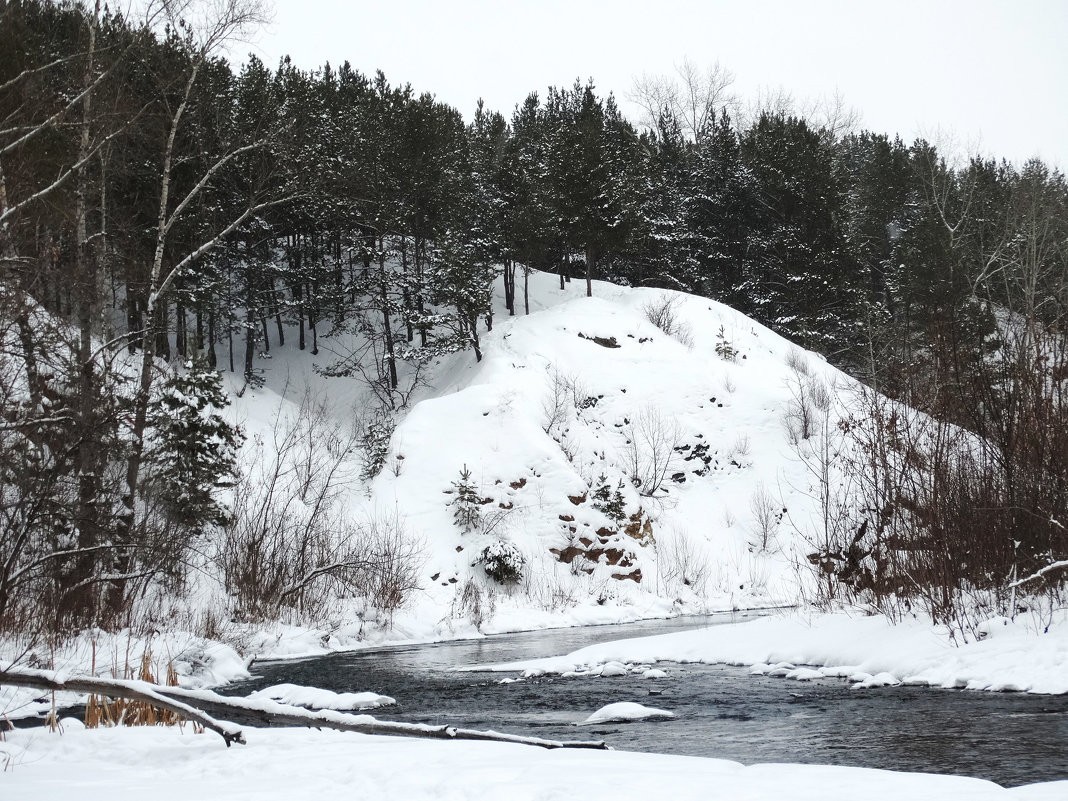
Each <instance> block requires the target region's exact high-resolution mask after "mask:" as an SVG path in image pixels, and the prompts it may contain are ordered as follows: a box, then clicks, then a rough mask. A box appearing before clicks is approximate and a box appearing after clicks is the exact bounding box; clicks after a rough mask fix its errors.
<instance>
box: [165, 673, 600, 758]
mask: <svg viewBox="0 0 1068 801" xmlns="http://www.w3.org/2000/svg"><path fill="white" fill-rule="evenodd" d="M156 690H157V692H159V693H160V694H161V695H166V696H168V697H169V698H173V699H175V700H180V701H182V702H184V703H186V704H189V705H190V706H196V707H197V708H198V709H202V710H204V711H206V712H208V713H210V714H212V715H219V716H239V717H240V718H241V719H242V720H245V721H247V722H248V725H250V726H254V727H275V726H306V727H308V728H316V729H336V730H337V731H351V732H357V733H360V734H382V735H387V736H394V737H420V738H424V739H436V740H495V741H497V742H505V743H519V744H521V745H536V746H539V747H541V748H597V749H607V748H608V746H607V745H606V744H605V743H604V741H602V740H578V741H575V740H545V739H542V738H541V737H522V736H520V735H516V734H504V733H502V732H495V731H479V730H476V729H461V728H457V727H456V726H429V725H426V724H423V723H398V722H394V721H388V720H378V719H377V718H374V717H372V716H371V715H354V714H350V713H346V712H338V711H336V710H333V709H320V710H314V711H313V710H308V709H301V708H300V707H296V706H291V705H289V704H280V703H278V702H277V701H270V700H267V699H259V698H256V699H250V698H235V697H232V696H226V695H219V694H218V693H213V692H211V691H209V690H185V689H182V688H180V687H158V688H156Z"/></svg>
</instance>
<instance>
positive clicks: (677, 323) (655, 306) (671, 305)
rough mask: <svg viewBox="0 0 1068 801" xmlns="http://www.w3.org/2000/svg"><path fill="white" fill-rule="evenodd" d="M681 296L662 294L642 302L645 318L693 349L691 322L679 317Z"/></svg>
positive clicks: (681, 343)
mask: <svg viewBox="0 0 1068 801" xmlns="http://www.w3.org/2000/svg"><path fill="white" fill-rule="evenodd" d="M679 302H680V298H679V296H678V295H668V294H666V293H665V294H663V295H660V297H658V298H657V299H656V300H650V301H647V302H646V303H643V304H642V307H641V309H642V313H643V314H644V315H645V319H646V320H648V321H649V322H650V323H652V324H653V325H655V326H656V327H657V328H659V329H660V330H661V331H663V332H664V333H665V334H667V335H668V336H669V337H671V338H672V339H674V340H675V341H676V342H678V343H679V344H680V345H682V346H684V347H686V348H688V349H690V350H692V349H693V344H694V343H693V329H692V328H691V327H690V325H689V323H687V322H685V321H684V320H680V319H679V315H678V309H679Z"/></svg>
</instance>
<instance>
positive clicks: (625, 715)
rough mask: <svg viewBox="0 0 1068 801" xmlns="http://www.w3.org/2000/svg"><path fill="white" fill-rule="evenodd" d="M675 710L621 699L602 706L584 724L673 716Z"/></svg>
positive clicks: (624, 721)
mask: <svg viewBox="0 0 1068 801" xmlns="http://www.w3.org/2000/svg"><path fill="white" fill-rule="evenodd" d="M673 717H675V713H674V712H668V711H667V710H666V709H657V708H656V707H651V706H642V705H641V704H635V703H634V702H632V701H619V702H617V703H614V704H608V705H607V706H602V707H601V708H600V709H598V710H597V711H596V712H594V713H593V714H592V715H590V716H589V717H588V718H586V719H585V720H584V721H582V725H586V726H588V725H592V724H594V723H626V722H628V721H633V720H652V719H656V718H673Z"/></svg>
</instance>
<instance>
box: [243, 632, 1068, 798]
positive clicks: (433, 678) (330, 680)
mask: <svg viewBox="0 0 1068 801" xmlns="http://www.w3.org/2000/svg"><path fill="white" fill-rule="evenodd" d="M739 618H740V616H739V615H720V616H710V617H704V618H676V619H674V620H666V621H665V620H658V621H645V622H641V623H633V624H625V625H619V626H597V627H586V628H577V629H575V628H573V629H553V630H546V631H536V632H527V633H522V634H508V635H498V636H493V637H487V638H485V639H479V640H461V641H453V642H446V643H436V644H430V645H413V646H400V647H390V648H379V649H374V650H368V651H359V652H355V653H346V654H335V655H331V656H324V657H317V658H314V659H305V660H296V661H284V662H261V663H257V664H256V665H255V666H254V668H253V672H254V674H255V678H254V679H253V680H250V681H246V682H241V683H239V684H234V685H230V686H228V687H227V688H226V690H225V691H226V692H227V693H233V694H245V693H248V692H251V691H253V690H256V689H260V688H262V687H266V686H270V685H273V684H281V683H283V682H292V683H294V684H303V685H309V686H313V687H321V688H324V689H328V690H333V691H335V692H359V691H365V690H367V691H372V692H376V693H381V694H383V695H389V696H392V697H394V698H395V699H396V700H397V705H396V706H393V707H385V708H382V709H379V710H376V711H375V712H374V713H373V714H375V715H377V716H378V717H380V718H382V719H384V720H401V721H413V722H422V723H432V724H450V725H455V726H463V727H467V728H480V729H482V728H485V729H495V730H498V731H506V732H512V733H515V734H526V735H531V736H539V737H548V738H553V739H594V738H597V739H604V740H606V741H607V742H608V743H609V744H610V745H611V746H612V747H613V748H617V749H625V750H635V751H655V752H660V753H671V754H690V755H694V756H705V757H718V758H723V759H733V760H736V761H739V762H743V763H745V764H751V763H754V762H809V763H822V764H836V765H854V766H858V767H871V768H886V769H890V770H901V771H923V772H930V773H953V774H959V775H965V776H974V777H977V778H984V779H990V780H992V781H995V782H998V783H999V784H1002V785H1005V786H1015V785H1019V784H1028V783H1031V782H1037V781H1052V780H1055V779H1068V757H1066V753H1068V696H1064V695H1059V696H1048V695H1047V696H1042V695H1029V694H1024V693H990V692H973V691H962V690H939V689H929V688H920V687H893V688H878V689H870V690H852V689H850V686H849V683H848V682H844V681H842V680H840V679H825V680H817V681H814V682H799V681H790V680H785V679H774V678H768V677H765V676H751V675H749V673H748V669H747V668H743V667H732V666H726V665H701V664H681V665H677V664H674V663H662V664H660V665H659V666H658V667H661V668H663V669H665V670H666V671H667V672H668V674H669V678H668V679H666V680H650V679H643V678H641V677H640V676H621V677H613V678H603V679H602V678H561V677H558V676H543V677H539V678H536V679H526V680H523V681H519V682H513V683H503V684H502V683H501V679H502V678H504V677H505V676H514V675H516V674H499V673H484V672H483V673H478V672H476V673H471V672H457V671H455V670H453V668H456V667H459V666H468V665H478V664H490V663H496V662H511V661H515V660H522V659H533V658H538V657H544V656H555V655H560V654H565V653H569V652H571V651H573V650H576V649H578V648H581V647H583V646H586V645H592V644H594V643H597V642H605V641H608V640H615V639H621V638H624V637H636V636H644V635H649V634H661V633H664V632H667V631H676V630H680V629H684V628H696V627H702V626H709V625H718V624H721V623H725V622H730V621H731V620H732V619H733V620H737V619H739ZM651 692H656V693H659V694H658V695H650V693H651ZM615 701H636V702H638V703H642V704H646V705H648V706H654V707H659V708H663V709H668V710H670V711H672V712H674V713H675V717H674V718H672V719H667V720H656V721H642V722H634V723H625V724H601V725H597V726H592V727H588V726H578V727H577V726H575V725H574V724H575V723H577V722H580V721H582V720H583V719H585V718H586V717H587V716H588V715H590V714H591V713H592V712H594V711H595V710H597V709H599V708H600V707H602V706H604V705H605V704H609V703H613V702H615Z"/></svg>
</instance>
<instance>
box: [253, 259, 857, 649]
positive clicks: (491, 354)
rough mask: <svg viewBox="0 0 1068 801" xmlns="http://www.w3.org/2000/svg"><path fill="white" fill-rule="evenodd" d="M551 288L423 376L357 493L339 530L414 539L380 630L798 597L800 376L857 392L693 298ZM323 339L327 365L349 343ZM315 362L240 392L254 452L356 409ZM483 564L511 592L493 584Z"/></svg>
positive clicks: (282, 363) (412, 633)
mask: <svg viewBox="0 0 1068 801" xmlns="http://www.w3.org/2000/svg"><path fill="white" fill-rule="evenodd" d="M557 281H558V278H557V277H556V276H554V275H545V274H537V273H535V274H534V275H532V276H531V278H530V291H531V309H532V313H531V314H530V315H529V316H525V315H520V316H516V317H512V318H509V317H507V316H506V315H507V312H506V311H505V310H504V309H503V305H499V307H498V308H497V316H496V320H495V324H494V327H493V331H492V332H490V333H488V334H486V335H485V337H484V341H483V349H484V354H485V355H484V358H483V360H482V361H481V362H476V361H475V358H474V355H473V354H472V352H471V351H466V352H463V353H459V354H453V355H451V356H449V357H446V358H445V359H443V360H442V361H441V362H440V363H438V364H436V365H434V366H433V368H432V369H431V370H430V371H429V373H428V374H427V375H426V386H425V387H424V388H423V389H421V390H419V392H420V395H419V398H418V400H417V402H415V403H414V404H413V406H412V407H411V409H410V411H408V412H407V413H406V414H405V415H404V416H403V417H402V419H400V421H399V423H398V425H397V427H396V430H395V431H394V433H393V436H392V439H391V441H390V444H389V453H388V456H387V458H386V463H385V468H384V469H383V470H382V471H381V473H380V474H379V475H378V476H377V477H376V478H375V479H374V480H373V481H372V482H371V483H370V484H369V485H368V484H353V485H351V486H350V487H349V489H348V496H347V498H346V504H347V505H348V507H349V511H350V513H351V514H352V515H354V516H355V517H361V516H362V517H363V518H364V519H367V518H369V517H374V516H379V517H381V516H383V515H386V516H395V517H396V518H397V519H399V520H400V521H401V522H402V523H403V527H404V529H405V531H406V532H407V535H408V536H410V537H412V538H414V539H415V540H416V541H417V542H418V543H419V551H420V554H421V562H422V565H421V568H420V570H419V573H418V575H419V584H420V585H421V586H420V590H419V591H418V592H416V593H415V594H414V596H413V597H412V598H411V599H410V601H409V602H408V603H407V604H406V605H405V607H404V608H402V609H401V610H399V611H398V612H397V613H396V614H395V615H394V616H393V621H392V622H393V627H394V629H395V630H394V632H393V634H392V636H395V637H402V638H407V637H418V638H425V637H428V636H449V635H455V634H458V633H462V632H463V631H465V630H469V629H471V628H473V627H475V626H477V627H478V628H479V629H480V630H481V631H483V632H492V631H504V630H515V629H523V628H530V627H538V626H546V625H567V624H574V623H589V622H609V621H614V620H622V619H630V618H635V617H642V616H656V615H668V614H674V613H680V612H694V611H702V610H707V609H723V608H732V607H753V606H766V605H780V604H790V603H794V602H795V601H796V600H797V598H798V597H799V594H800V592H801V591H802V589H803V583H804V582H805V581H807V580H808V579H807V575H808V571H807V567H806V568H800V569H799V565H802V564H804V563H805V560H804V554H805V553H807V552H809V551H811V548H808V549H807V550H806V542H805V537H806V535H807V533H808V532H809V531H811V530H812V522H813V520H814V515H816V514H817V511H818V502H817V496H818V492H817V489H816V487H815V486H814V482H813V477H812V476H811V474H810V472H809V470H808V469H807V468H806V466H805V465H804V464H803V463H802V462H801V461H800V460H798V459H797V458H796V456H795V454H794V449H793V448H792V447H791V443H790V433H789V429H790V428H791V424H790V421H789V419H788V418H789V417H790V416H791V411H790V410H791V409H792V408H795V407H796V397H797V394H798V391H799V389H798V388H799V386H800V384H799V382H803V381H808V382H811V381H813V380H814V379H816V378H822V379H823V380H824V382H826V383H830V382H834V383H835V385H836V386H838V387H846V386H850V385H851V384H852V382H851V381H850V379H848V378H847V377H845V376H844V375H842V374H841V373H838V372H837V371H836V370H834V369H833V368H831V367H829V366H828V365H826V364H825V363H824V362H823V360H822V359H821V357H819V356H818V355H815V354H811V353H805V352H803V351H800V350H799V349H798V348H797V347H796V346H794V345H792V344H791V343H789V342H787V341H786V340H784V339H782V338H781V337H779V336H778V335H776V334H774V333H773V332H771V331H770V330H768V329H766V328H764V327H763V326H761V325H759V324H757V323H755V322H753V321H752V320H751V319H749V318H747V317H745V316H743V315H741V314H739V313H737V312H735V311H733V310H732V309H730V308H728V307H726V306H723V305H721V304H718V303H716V302H714V301H711V300H708V299H706V298H699V297H695V296H690V295H686V294H683V293H675V292H666V291H663V290H646V289H641V290H635V289H629V288H622V287H617V286H614V285H611V284H606V283H595V284H594V293H593V294H594V297H592V298H587V297H585V292H584V290H585V286H584V284H580V283H579V282H574V283H569V284H567V286H566V288H565V289H564V290H560V289H559V284H558V283H557ZM651 317H653V318H656V317H659V318H665V317H666V318H669V319H668V320H667V321H666V323H665V321H664V320H663V319H661V320H660V322H661V325H662V327H663V328H666V329H667V330H668V331H669V332H670V333H667V332H665V331H664V330H662V329H661V328H659V327H657V326H656V325H654V324H653V322H651V321H650V318H651ZM322 344H323V345H324V353H323V354H322V355H321V356H320V357H318V363H319V364H325V363H327V362H328V361H329V360H330V359H332V358H334V357H333V356H332V355H331V354H330V353H329V352H328V351H329V350H333V351H334V352H336V351H337V350H339V349H341V348H342V347H343V344H344V343H343V342H339V341H336V340H331V339H324V340H322ZM315 361H316V360H315V359H312V358H310V357H308V356H306V355H304V354H301V355H299V356H298V355H296V354H295V353H293V352H291V351H286V350H281V351H280V350H278V349H277V348H276V349H275V353H274V355H273V357H272V358H271V359H269V360H267V359H261V361H260V365H259V366H261V367H262V368H263V370H264V375H265V378H266V383H265V386H264V387H263V388H261V389H259V390H254V391H249V392H247V393H245V394H244V395H243V396H242V397H240V398H235V399H234V407H233V411H234V414H235V415H236V417H237V419H238V420H239V421H240V422H241V423H242V424H243V426H244V427H245V429H246V431H247V432H248V433H249V434H250V435H251V436H250V442H255V441H256V439H257V437H258V438H259V439H260V440H264V441H267V442H270V429H271V427H272V426H274V425H275V423H276V421H277V420H278V419H279V414H280V413H281V416H282V417H285V416H286V415H289V414H294V413H295V410H296V404H297V403H298V402H299V400H300V398H301V397H303V396H304V395H305V394H306V393H308V392H310V393H311V394H312V395H313V396H318V397H324V396H325V397H326V398H328V400H329V402H330V406H331V409H332V413H333V414H334V415H336V416H339V417H343V418H344V417H347V416H349V415H352V414H359V413H360V411H361V406H364V407H365V404H366V401H367V400H368V396H367V395H366V393H365V390H364V389H363V388H362V387H361V385H360V384H359V382H358V381H357V380H356V379H347V378H323V377H321V376H319V375H317V374H316V373H315V372H314V370H313V369H312V365H313V364H314V363H315ZM805 373H807V374H808V377H807V378H806V376H805ZM280 403H281V404H282V406H281V412H280V409H279V404H280ZM249 453H253V451H249ZM257 458H262V453H261V454H260V455H259V457H257ZM464 470H466V471H469V478H468V479H467V482H466V483H467V484H469V485H470V486H469V487H468V488H467V489H468V494H469V495H470V496H471V497H474V498H475V499H476V500H475V502H474V503H471V504H468V509H467V514H468V517H469V523H470V524H471V525H470V528H471V530H470V531H464V530H463V526H461V525H460V524H459V523H458V520H457V518H458V516H457V509H458V506H462V505H463V502H462V501H458V496H459V495H460V494H461V491H460V490H461V486H460V485H461V484H463V483H464V482H463V481H461V473H462V471H464ZM635 477H637V478H638V479H639V480H640V484H636V482H635V480H634V478H635ZM460 517H461V518H462V515H461V516H460ZM487 548H488V549H489V551H488V552H487V550H486V549H487ZM495 553H496V554H500V555H503V556H502V557H501V558H502V559H503V560H504V561H505V562H507V563H509V564H511V565H512V566H513V567H516V568H518V571H519V572H520V573H521V574H522V577H521V579H520V580H519V581H517V582H509V583H501V582H499V581H496V580H494V578H492V577H491V576H490V575H488V574H487V570H486V563H487V562H489V563H490V566H491V567H492V566H493V554H495ZM487 555H488V558H487ZM480 558H481V559H480ZM497 564H498V565H500V564H502V563H501V562H498V563H497ZM343 616H344V615H343V613H342V617H343ZM352 622H353V621H351V620H349V621H343V620H339V621H338V623H339V625H338V626H337V627H335V628H336V631H335V636H337V637H339V638H343V639H344V638H346V637H347V636H350V634H351V631H352V628H351V625H350V624H352ZM361 628H362V633H363V634H364V635H367V634H368V633H369V629H368V628H367V627H361ZM346 632H348V633H349V634H346Z"/></svg>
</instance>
